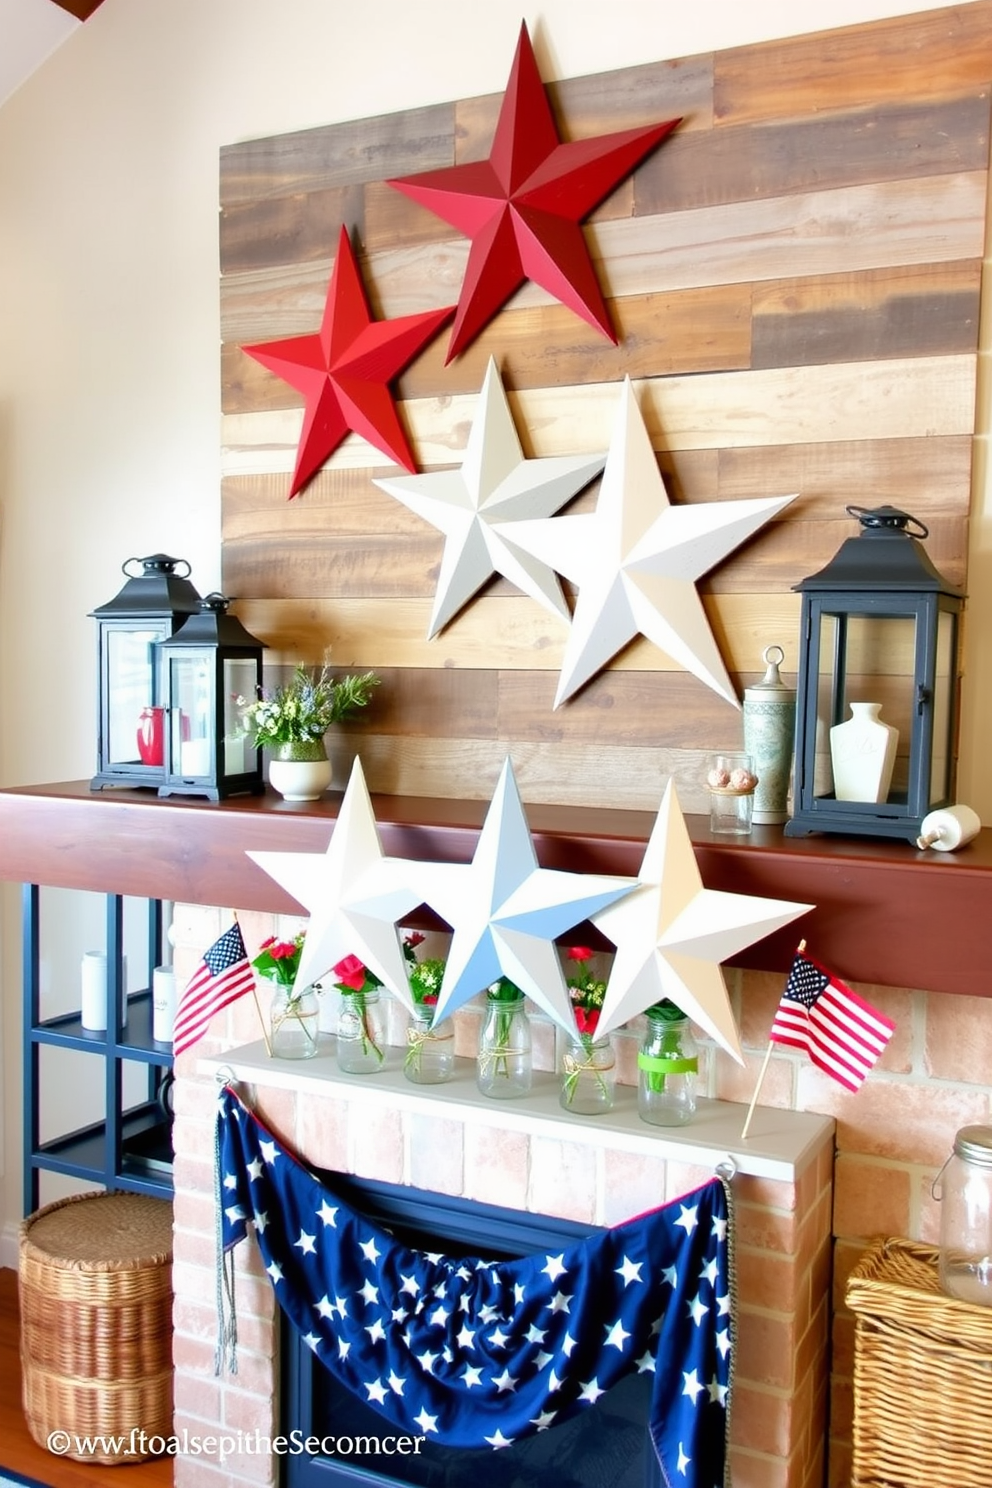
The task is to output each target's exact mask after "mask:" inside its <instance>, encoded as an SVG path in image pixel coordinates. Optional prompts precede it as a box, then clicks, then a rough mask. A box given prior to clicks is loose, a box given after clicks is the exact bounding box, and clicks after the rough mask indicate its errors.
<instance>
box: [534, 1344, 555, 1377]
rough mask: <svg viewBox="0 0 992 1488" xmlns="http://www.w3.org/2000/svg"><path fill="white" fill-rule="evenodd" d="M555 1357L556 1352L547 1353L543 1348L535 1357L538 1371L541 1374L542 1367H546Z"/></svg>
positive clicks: (535, 1366) (535, 1365)
mask: <svg viewBox="0 0 992 1488" xmlns="http://www.w3.org/2000/svg"><path fill="white" fill-rule="evenodd" d="M553 1358H554V1354H548V1353H545V1351H544V1349H541V1351H540V1353H539V1354H537V1355H536V1356H535V1359H534V1368H535V1370H536V1371H537V1373H538V1374H540V1372H541V1370H542V1369H546V1368H547V1366H548V1365H549V1364H550V1363H551V1361H552V1359H553Z"/></svg>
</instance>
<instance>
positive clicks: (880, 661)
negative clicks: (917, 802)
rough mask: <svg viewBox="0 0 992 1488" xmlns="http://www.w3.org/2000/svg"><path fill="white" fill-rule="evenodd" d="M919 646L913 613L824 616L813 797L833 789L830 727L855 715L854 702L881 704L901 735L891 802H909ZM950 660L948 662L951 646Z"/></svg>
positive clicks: (883, 716) (884, 716) (829, 793)
mask: <svg viewBox="0 0 992 1488" xmlns="http://www.w3.org/2000/svg"><path fill="white" fill-rule="evenodd" d="M916 646H917V617H916V615H915V614H907V615H878V614H870V615H869V614H857V613H854V614H851V613H849V612H847V611H845V612H844V613H840V614H830V613H827V612H824V613H822V614H821V616H820V636H819V673H818V688H817V727H816V762H815V772H814V787H813V794H814V795H815V796H832V795H833V793H834V784H833V769H832V765H831V757H830V730H831V728H833V727H834V725H835V724H839V723H845V722H846V721H847V720H848V719H850V718H851V717H852V716H853V713H852V704H854V703H877V704H879V705H880V712H879V717H880V719H881V721H882V722H883V723H887V724H889V725H890V726H891V727H893V728H895V729H897V730H898V733H899V739H898V747H897V750H896V758H895V764H894V766H893V771H892V782H891V785H890V787H889V791H888V795H887V800H888V801H890V802H892V803H902V804H905V803H906V800H907V792H908V789H909V767H910V748H911V743H912V736H913V719H914V714H915V708H916V683H915V664H916ZM947 660H948V665H949V662H950V649H948V651H947Z"/></svg>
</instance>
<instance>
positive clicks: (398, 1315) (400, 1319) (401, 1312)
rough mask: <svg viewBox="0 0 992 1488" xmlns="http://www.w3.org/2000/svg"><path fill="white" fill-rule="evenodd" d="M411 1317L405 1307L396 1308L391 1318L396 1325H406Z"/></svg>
mask: <svg viewBox="0 0 992 1488" xmlns="http://www.w3.org/2000/svg"><path fill="white" fill-rule="evenodd" d="M409 1316H410V1314H409V1312H408V1311H407V1309H406V1308H405V1307H394V1308H393V1310H392V1312H391V1313H390V1317H391V1318H392V1320H393V1322H394V1323H405V1322H406V1320H407V1318H408V1317H409Z"/></svg>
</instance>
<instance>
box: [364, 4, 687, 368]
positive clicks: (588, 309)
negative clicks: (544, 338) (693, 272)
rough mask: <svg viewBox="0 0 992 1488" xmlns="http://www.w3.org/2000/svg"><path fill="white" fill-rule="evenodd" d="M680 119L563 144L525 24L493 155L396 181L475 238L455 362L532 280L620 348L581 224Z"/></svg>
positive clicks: (454, 335) (455, 331)
mask: <svg viewBox="0 0 992 1488" xmlns="http://www.w3.org/2000/svg"><path fill="white" fill-rule="evenodd" d="M680 123H681V120H680V119H669V120H668V122H667V123H665V124H654V125H651V126H649V127H647V128H644V129H624V130H620V131H618V132H617V133H615V134H603V135H599V136H598V137H597V138H595V139H588V140H576V141H574V142H571V143H567V144H563V143H562V142H561V141H560V140H559V138H558V131H557V129H556V127H555V121H554V117H553V115H552V113H551V105H550V104H549V102H548V97H547V94H546V93H545V90H544V84H543V83H542V82H541V75H540V73H539V72H538V70H537V63H536V61H535V59H534V51H533V48H532V47H531V43H530V36H529V35H528V32H527V26H526V24H525V25H523V26H522V27H521V29H520V40H519V42H518V43H517V52H516V56H515V57H514V59H513V67H512V70H511V72H510V80H509V82H508V83H507V86H506V93H505V94H504V97H503V102H502V105H501V107H500V112H499V120H498V122H497V124H496V133H495V135H494V136H493V144H492V150H491V152H490V155H489V159H488V160H481V161H478V162H476V163H474V164H471V165H453V166H449V167H447V168H446V169H444V170H436V171H425V172H423V173H422V174H420V175H416V176H402V177H401V178H400V179H398V180H395V181H390V182H389V185H390V186H395V187H396V189H397V191H402V192H404V193H405V194H406V195H407V196H409V197H412V198H413V200H414V201H417V202H420V203H421V204H422V205H423V206H425V207H428V208H429V209H430V210H431V211H432V212H435V213H436V214H437V216H438V217H443V218H444V220H445V222H450V223H451V225H452V227H457V228H458V229H459V231H460V232H463V233H466V234H467V235H468V236H469V237H470V238H471V239H472V247H471V249H470V251H469V258H468V267H467V269H466V270H465V279H464V281H463V283H462V289H461V295H460V297H459V300H458V310H457V314H456V316H455V323H454V325H453V326H452V329H451V341H450V343H449V346H448V355H447V358H446V361H448V362H450V361H451V360H452V358H454V357H456V356H457V355H458V353H459V352H461V351H464V349H465V347H466V346H468V345H469V344H470V343H471V342H472V341H474V340H475V338H476V336H477V335H478V334H479V332H480V331H481V330H482V328H483V326H485V325H486V323H487V322H488V321H489V320H490V319H491V318H492V317H493V316H494V315H495V314H496V312H497V311H498V310H499V309H501V308H502V306H503V305H505V304H506V302H507V300H508V299H509V298H510V296H511V295H512V294H513V293H514V292H515V291H516V290H517V289H519V288H520V286H521V284H524V283H525V282H526V281H527V280H528V279H532V280H533V281H534V283H535V284H539V285H540V286H541V288H542V289H545V290H547V291H548V293H549V294H552V295H554V297H555V299H557V300H560V301H561V303H562V304H563V305H567V306H568V307H569V309H571V310H574V311H575V312H576V314H577V315H581V316H582V318H583V320H587V321H588V322H589V324H590V325H592V326H596V327H598V328H599V329H600V330H602V331H603V332H604V333H605V334H606V335H607V336H608V337H609V339H610V340H611V341H612V342H613V343H614V345H615V344H616V340H617V338H616V336H615V334H614V332H613V327H612V325H611V323H610V317H609V313H608V311H607V309H606V304H605V302H604V300H603V296H602V293H601V292H600V288H599V284H598V282H597V279H596V272H595V269H594V268H593V263H592V259H591V257H590V255H589V249H588V248H587V246H586V241H585V238H584V237H583V235H582V229H581V228H580V226H579V223H580V222H581V221H582V219H583V218H584V217H586V216H588V214H589V213H590V212H591V211H592V209H593V207H595V206H597V205H598V203H599V202H601V201H602V200H603V198H604V197H606V196H608V195H609V193H610V192H611V191H612V190H613V188H614V187H615V186H616V185H617V184H618V183H619V182H620V181H622V180H623V178H624V176H626V175H628V174H629V173H630V172H631V171H632V170H633V169H634V167H635V166H636V165H637V164H638V163H639V162H640V161H641V160H642V159H643V158H644V156H645V155H647V154H648V153H649V151H651V150H653V149H654V147H655V145H658V144H660V143H661V141H662V140H663V139H665V137H666V136H667V135H669V134H671V132H672V130H673V129H675V128H676V127H677V125H678V124H680Z"/></svg>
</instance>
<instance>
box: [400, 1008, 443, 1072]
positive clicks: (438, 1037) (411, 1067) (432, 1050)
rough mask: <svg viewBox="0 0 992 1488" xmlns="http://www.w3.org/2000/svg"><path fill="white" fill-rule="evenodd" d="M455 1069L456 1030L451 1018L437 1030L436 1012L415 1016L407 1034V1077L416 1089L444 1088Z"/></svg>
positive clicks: (404, 1064)
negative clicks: (422, 1086)
mask: <svg viewBox="0 0 992 1488" xmlns="http://www.w3.org/2000/svg"><path fill="white" fill-rule="evenodd" d="M454 1068H455V1030H454V1028H453V1027H452V1025H451V1020H450V1018H444V1019H442V1020H441V1022H440V1024H439V1025H438V1027H437V1028H435V1027H434V1026H433V1012H432V1010H430V1009H428V1010H427V1011H426V1012H420V1013H415V1014H414V1015H413V1016H412V1017H411V1018H410V1022H409V1024H408V1026H407V1030H406V1055H405V1056H404V1059H403V1073H404V1075H406V1077H407V1079H408V1080H409V1081H411V1083H412V1084H414V1085H443V1084H444V1082H445V1080H450V1079H451V1076H452V1074H453V1072H454Z"/></svg>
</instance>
